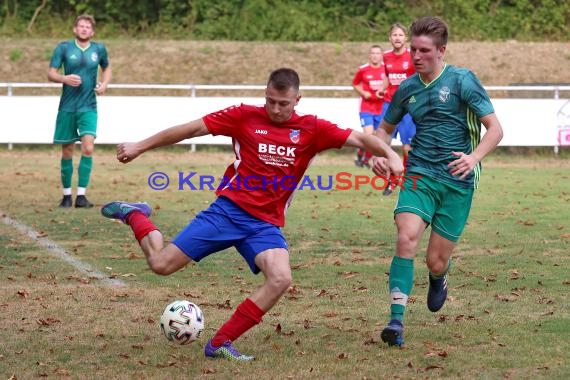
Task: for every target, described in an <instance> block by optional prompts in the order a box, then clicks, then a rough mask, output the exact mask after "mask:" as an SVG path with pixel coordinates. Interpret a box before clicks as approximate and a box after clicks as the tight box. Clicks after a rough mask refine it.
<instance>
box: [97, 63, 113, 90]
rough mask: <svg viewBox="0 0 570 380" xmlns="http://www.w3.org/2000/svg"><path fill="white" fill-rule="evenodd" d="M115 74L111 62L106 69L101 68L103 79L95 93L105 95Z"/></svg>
mask: <svg viewBox="0 0 570 380" xmlns="http://www.w3.org/2000/svg"><path fill="white" fill-rule="evenodd" d="M112 75H113V70H112V69H111V64H110V63H109V66H107V67H106V68H104V69H101V81H100V82H99V83H98V84H97V87H95V93H96V94H97V95H103V94H104V93H105V91H106V90H107V86H108V85H109V82H111V76H112Z"/></svg>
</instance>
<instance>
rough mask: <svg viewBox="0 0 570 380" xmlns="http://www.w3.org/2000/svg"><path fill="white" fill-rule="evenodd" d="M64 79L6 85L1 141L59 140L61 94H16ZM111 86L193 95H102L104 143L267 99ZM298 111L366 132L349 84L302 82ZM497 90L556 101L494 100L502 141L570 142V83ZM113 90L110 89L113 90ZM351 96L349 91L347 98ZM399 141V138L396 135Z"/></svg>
mask: <svg viewBox="0 0 570 380" xmlns="http://www.w3.org/2000/svg"><path fill="white" fill-rule="evenodd" d="M60 86H61V85H58V84H33V83H27V84H26V83H12V84H8V83H0V87H4V88H7V89H10V90H9V94H11V95H6V96H0V123H1V126H0V143H6V144H10V145H11V144H20V143H22V144H30V143H32V144H35V143H38V144H50V143H52V138H53V130H54V124H55V118H56V114H57V107H58V102H59V96H16V95H13V93H12V90H11V89H13V88H25V87H29V88H31V87H34V88H38V87H60ZM110 88H111V89H112V88H122V89H127V88H130V89H134V88H136V89H156V90H163V89H168V90H174V89H176V90H188V93H189V95H190V96H188V97H185V96H177V97H173V96H110V95H105V96H101V97H99V98H98V106H99V127H98V133H97V134H98V137H97V143H98V144H116V143H119V142H123V141H137V140H140V139H143V138H145V137H148V136H149V135H151V134H153V133H155V132H158V131H160V130H162V129H164V128H166V127H169V126H172V125H176V124H181V123H184V122H186V121H189V120H193V119H197V118H199V117H201V116H203V115H205V114H207V113H209V112H212V111H216V110H219V109H222V108H225V107H228V106H230V105H234V104H239V103H246V104H263V103H264V101H265V100H264V98H262V97H198V96H196V91H198V90H242V91H243V90H259V92H260V93H262V91H263V90H264V89H265V86H207V85H121V84H114V85H111V86H110ZM301 90H302V93H303V95H304V97H303V98H302V99H301V101H300V102H299V105H298V106H297V110H298V111H299V112H303V113H310V114H315V115H317V116H319V117H321V118H324V119H328V120H330V121H332V122H335V123H337V124H338V125H339V126H341V127H343V128H352V129H355V130H360V125H359V120H358V98H356V97H355V96H354V93H352V92H351V91H352V88H351V87H350V86H303V87H302V88H301ZM313 90H318V91H323V90H324V91H347V97H346V98H332V97H329V98H323V97H311V96H310V92H311V91H313ZM487 90H488V91H490V93H491V95H492V91H511V92H512V91H520V90H524V91H552V95H553V97H552V99H495V98H493V99H492V101H493V105H494V106H495V111H496V113H497V115H498V117H499V119H500V120H501V123H502V125H503V128H504V131H505V137H504V138H503V141H502V142H501V145H502V146H548V147H553V148H554V149H555V151H557V149H558V147H559V146H561V145H570V102H569V101H566V100H564V99H559V94H560V91H570V86H557V87H556V86H515V87H509V86H504V87H503V86H494V87H487ZM110 93H112V91H109V94H110ZM348 96H349V97H348ZM184 143H187V144H229V143H230V139H229V138H226V137H220V136H218V137H213V136H203V137H199V138H195V139H191V140H187V141H185V142H184ZM395 143H396V144H397V142H396V141H395Z"/></svg>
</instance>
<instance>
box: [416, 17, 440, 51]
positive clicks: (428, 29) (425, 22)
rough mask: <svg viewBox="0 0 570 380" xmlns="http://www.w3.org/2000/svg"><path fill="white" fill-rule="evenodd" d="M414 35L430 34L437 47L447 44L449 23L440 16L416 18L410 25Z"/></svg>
mask: <svg viewBox="0 0 570 380" xmlns="http://www.w3.org/2000/svg"><path fill="white" fill-rule="evenodd" d="M410 32H411V34H412V36H415V37H418V36H428V37H431V38H432V39H433V42H434V43H435V45H436V46H437V47H441V46H443V45H447V37H448V33H449V32H448V28H447V24H446V23H445V22H444V21H443V20H442V19H441V18H439V17H435V16H426V17H420V18H418V19H416V20H415V21H414V22H413V23H412V26H410Z"/></svg>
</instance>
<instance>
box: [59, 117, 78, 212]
mask: <svg viewBox="0 0 570 380" xmlns="http://www.w3.org/2000/svg"><path fill="white" fill-rule="evenodd" d="M78 140H79V136H78V134H77V127H76V125H75V114H74V113H72V112H62V111H59V112H58V113H57V118H56V121H55V131H54V135H53V142H54V144H61V160H60V175H61V185H62V188H63V198H62V200H61V203H60V205H59V207H65V208H67V207H71V206H72V199H71V179H72V177H73V150H74V149H75V142H76V141H78Z"/></svg>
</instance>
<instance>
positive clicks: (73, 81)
mask: <svg viewBox="0 0 570 380" xmlns="http://www.w3.org/2000/svg"><path fill="white" fill-rule="evenodd" d="M63 79H64V80H63V83H65V84H66V85H68V86H71V87H79V86H81V77H80V76H79V75H77V74H69V75H65V76H64V77H63Z"/></svg>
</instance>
